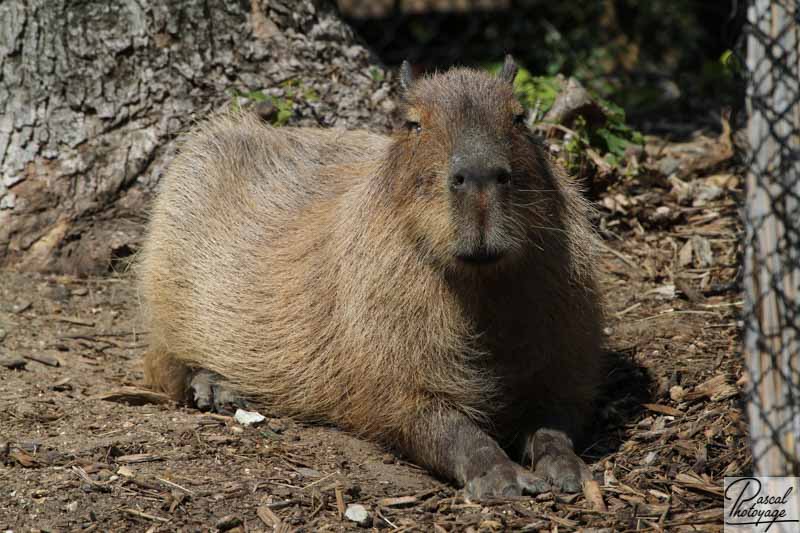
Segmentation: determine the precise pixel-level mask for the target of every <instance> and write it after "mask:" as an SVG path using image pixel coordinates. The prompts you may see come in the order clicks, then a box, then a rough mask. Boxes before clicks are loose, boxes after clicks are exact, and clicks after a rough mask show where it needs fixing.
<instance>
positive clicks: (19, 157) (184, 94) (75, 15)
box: [0, 0, 392, 274]
mask: <svg viewBox="0 0 800 533" xmlns="http://www.w3.org/2000/svg"><path fill="white" fill-rule="evenodd" d="M387 79H388V76H387V74H386V73H384V71H383V69H382V68H381V67H379V66H377V65H375V64H374V59H373V58H372V57H371V55H370V54H369V52H368V51H367V50H366V49H365V48H364V47H363V46H361V45H360V44H359V43H358V41H357V40H356V38H355V37H354V35H353V33H352V32H351V31H350V29H349V28H348V27H347V25H346V24H344V23H343V22H342V21H341V20H340V19H339V17H338V16H337V13H336V11H335V9H333V8H332V7H331V6H330V5H329V4H328V3H327V2H325V1H323V0H239V1H232V0H181V1H175V2H159V1H156V0H120V1H119V2H106V1H104V0H4V1H2V2H0V268H2V267H13V268H17V269H22V270H37V271H57V272H68V273H81V274H86V273H98V272H103V271H106V270H107V269H108V268H109V265H110V264H111V263H112V262H113V260H114V259H115V258H116V257H120V256H124V255H127V254H129V253H131V251H132V250H135V248H136V243H137V239H138V238H139V236H140V234H141V228H142V223H143V222H144V220H145V218H146V206H147V200H148V197H149V196H150V195H151V193H152V192H153V190H154V187H155V185H156V184H157V182H158V179H159V177H160V176H161V174H162V172H163V171H164V168H165V166H166V165H167V163H168V162H169V161H170V159H171V157H172V156H173V155H174V153H175V151H176V149H177V147H176V136H177V135H178V134H179V133H180V132H181V131H183V130H185V129H186V128H187V127H189V126H190V125H191V124H192V123H193V122H194V121H196V120H197V119H200V118H202V117H203V116H205V115H206V114H208V113H209V112H211V111H213V110H214V109H216V108H220V107H222V106H225V105H231V102H232V98H233V97H232V94H234V92H233V91H236V93H235V94H248V93H249V94H250V95H251V98H253V99H256V97H258V98H262V97H263V95H267V96H268V95H274V96H275V97H278V98H279V100H278V101H277V102H278V103H279V107H280V108H281V109H282V110H283V118H286V116H290V118H289V123H297V124H305V125H317V124H319V125H325V126H329V125H339V126H348V127H351V126H357V125H358V126H364V125H371V126H373V127H377V128H382V127H385V126H386V125H387V121H386V118H385V117H386V116H387V113H386V111H387V110H389V111H390V110H391V107H392V104H391V103H390V100H389V98H388V96H389V93H390V87H389V85H388V82H387V81H385V80H387ZM252 91H259V93H258V94H257V95H256V97H253V96H252V94H253V93H252ZM236 99H237V102H238V100H239V98H238V97H237V98H236Z"/></svg>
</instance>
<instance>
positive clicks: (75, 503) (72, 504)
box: [67, 502, 78, 513]
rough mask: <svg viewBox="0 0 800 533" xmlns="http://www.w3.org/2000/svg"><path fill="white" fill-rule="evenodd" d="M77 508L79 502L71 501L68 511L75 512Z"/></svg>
mask: <svg viewBox="0 0 800 533" xmlns="http://www.w3.org/2000/svg"><path fill="white" fill-rule="evenodd" d="M77 510H78V502H69V503H68V504H67V512H68V513H74V512H75V511H77Z"/></svg>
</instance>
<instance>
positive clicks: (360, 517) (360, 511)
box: [344, 503, 372, 527]
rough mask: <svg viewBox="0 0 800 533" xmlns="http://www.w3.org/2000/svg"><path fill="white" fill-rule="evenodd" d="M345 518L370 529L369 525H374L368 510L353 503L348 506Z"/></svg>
mask: <svg viewBox="0 0 800 533" xmlns="http://www.w3.org/2000/svg"><path fill="white" fill-rule="evenodd" d="M344 516H345V518H347V519H348V520H350V521H352V522H355V523H356V524H358V525H359V526H361V527H369V525H370V524H371V523H372V519H371V518H370V516H369V512H368V511H367V508H366V507H364V506H363V505H360V504H358V503H351V504H350V505H348V506H347V510H346V511H345V512H344Z"/></svg>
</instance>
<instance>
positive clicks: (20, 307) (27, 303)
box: [11, 300, 33, 315]
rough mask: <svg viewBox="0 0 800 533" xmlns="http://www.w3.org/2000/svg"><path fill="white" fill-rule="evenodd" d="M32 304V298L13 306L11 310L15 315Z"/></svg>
mask: <svg viewBox="0 0 800 533" xmlns="http://www.w3.org/2000/svg"><path fill="white" fill-rule="evenodd" d="M32 305H33V302H31V301H30V300H24V301H22V302H20V303H18V304H15V305H13V306H12V307H11V312H12V313H14V314H15V315H18V314H20V313H24V312H25V311H27V310H28V309H30V308H31V306H32Z"/></svg>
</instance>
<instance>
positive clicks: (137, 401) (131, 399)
mask: <svg viewBox="0 0 800 533" xmlns="http://www.w3.org/2000/svg"><path fill="white" fill-rule="evenodd" d="M92 399H95V400H103V401H107V402H117V403H124V404H127V405H147V404H155V405H163V404H168V403H172V399H171V398H170V397H169V396H167V395H166V394H162V393H160V392H155V391H151V390H148V389H140V388H138V387H121V388H119V389H115V390H112V391H108V392H103V393H101V394H97V395H95V396H92Z"/></svg>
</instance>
